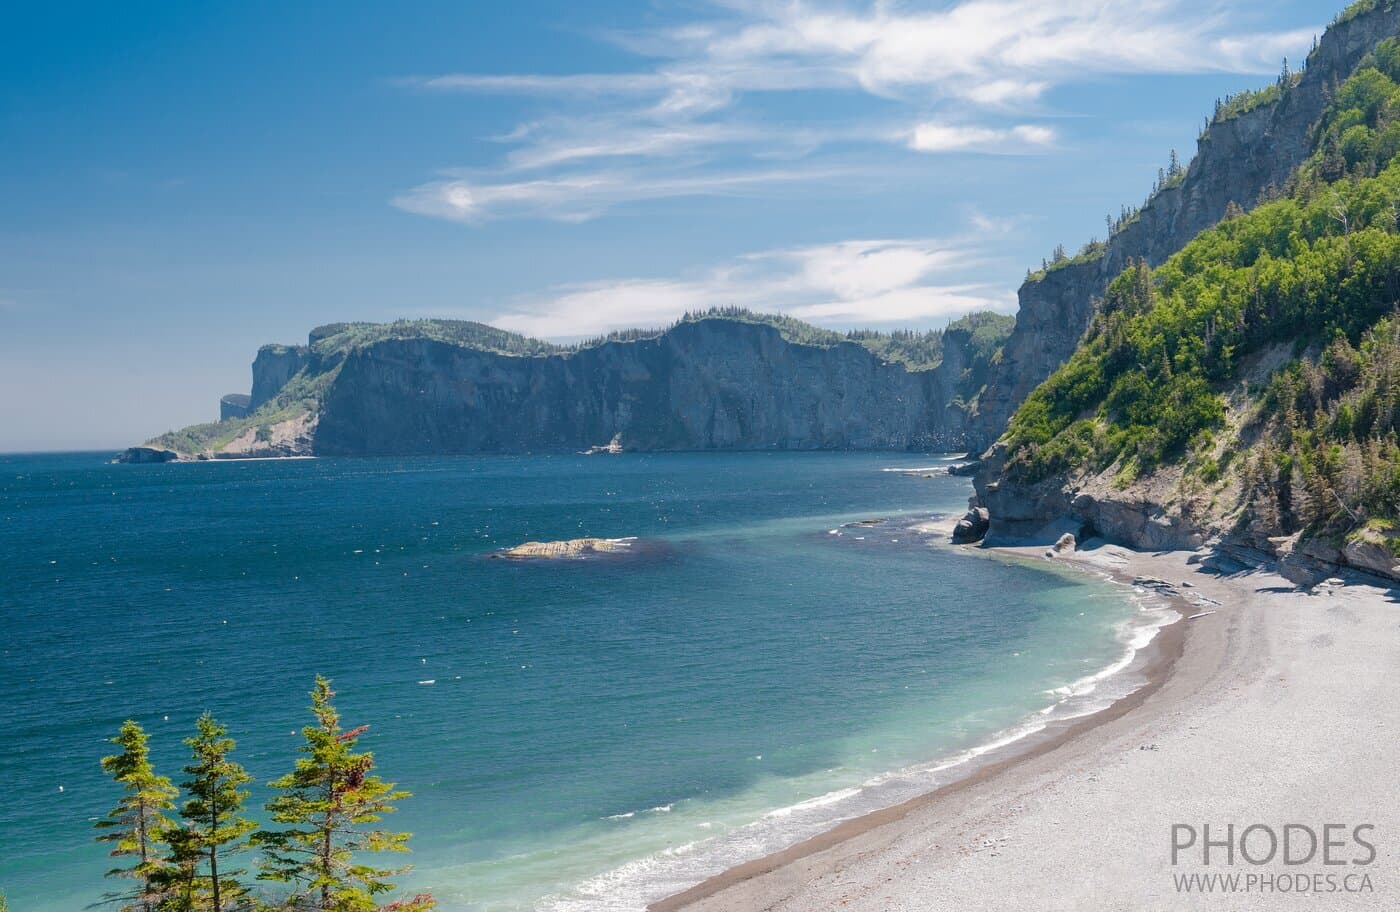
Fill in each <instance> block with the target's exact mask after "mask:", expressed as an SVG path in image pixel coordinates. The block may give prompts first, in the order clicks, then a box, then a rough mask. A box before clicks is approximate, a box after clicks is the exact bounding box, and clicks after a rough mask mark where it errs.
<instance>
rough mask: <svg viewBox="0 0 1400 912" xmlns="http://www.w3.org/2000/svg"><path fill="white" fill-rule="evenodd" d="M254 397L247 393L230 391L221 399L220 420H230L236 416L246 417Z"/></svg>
mask: <svg viewBox="0 0 1400 912" xmlns="http://www.w3.org/2000/svg"><path fill="white" fill-rule="evenodd" d="M252 401H253V397H252V396H249V395H248V394H247V393H229V394H228V395H227V396H224V397H223V398H222V399H220V400H219V420H220V421H229V420H231V419H234V418H246V417H248V412H249V411H251V409H250V408H249V406H250V405H251V404H252Z"/></svg>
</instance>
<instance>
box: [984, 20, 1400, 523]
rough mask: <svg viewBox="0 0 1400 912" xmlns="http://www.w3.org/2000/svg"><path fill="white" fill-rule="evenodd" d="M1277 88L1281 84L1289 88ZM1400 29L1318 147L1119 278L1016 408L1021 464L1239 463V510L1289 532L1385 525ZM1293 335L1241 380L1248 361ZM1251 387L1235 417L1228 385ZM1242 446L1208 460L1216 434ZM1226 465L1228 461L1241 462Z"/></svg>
mask: <svg viewBox="0 0 1400 912" xmlns="http://www.w3.org/2000/svg"><path fill="white" fill-rule="evenodd" d="M1288 90H1289V89H1288V88H1287V87H1285V88H1284V89H1283V91H1285V92H1286V91H1288ZM1397 155H1400V41H1397V40H1395V39H1391V40H1387V41H1385V42H1383V43H1381V44H1380V45H1378V46H1377V47H1376V48H1375V50H1374V51H1373V52H1372V54H1371V55H1370V56H1369V57H1368V58H1367V59H1366V60H1364V61H1363V62H1362V64H1361V66H1359V67H1358V69H1357V71H1356V72H1355V73H1354V74H1353V75H1352V76H1351V77H1350V78H1348V79H1347V80H1346V82H1345V83H1343V84H1342V85H1341V86H1340V87H1338V88H1337V89H1336V90H1335V91H1334V92H1333V93H1332V97H1331V99H1330V102H1329V104H1328V105H1327V108H1326V112H1325V114H1324V116H1323V119H1322V121H1321V123H1320V124H1318V126H1317V128H1316V133H1315V136H1314V153H1313V155H1312V157H1311V158H1310V159H1309V161H1307V162H1306V163H1305V164H1304V165H1303V166H1302V167H1300V168H1299V169H1298V171H1297V172H1296V173H1295V175H1294V176H1293V177H1292V178H1291V179H1290V181H1289V182H1288V184H1287V186H1285V187H1284V188H1283V189H1282V190H1281V191H1280V192H1279V193H1278V194H1275V196H1276V197H1277V198H1274V199H1271V200H1267V201H1265V202H1264V203H1263V204H1261V205H1259V206H1258V207H1257V208H1255V209H1254V210H1253V211H1251V212H1250V213H1248V214H1243V213H1238V212H1233V213H1232V215H1231V216H1227V218H1226V220H1225V221H1223V222H1222V223H1221V224H1219V225H1218V226H1216V227H1215V228H1212V229H1210V230H1208V231H1205V232H1203V233H1202V234H1201V235H1199V236H1198V237H1197V238H1196V239H1194V240H1193V241H1192V242H1191V243H1190V244H1188V245H1187V246H1186V247H1185V248H1183V249H1182V250H1181V251H1180V252H1178V253H1177V254H1176V255H1175V256H1173V257H1171V258H1170V259H1169V260H1168V261H1167V262H1166V263H1165V264H1163V265H1162V266H1161V267H1159V268H1158V269H1156V270H1155V271H1153V270H1149V269H1148V268H1147V266H1146V265H1145V264H1142V263H1138V264H1134V265H1132V266H1130V267H1129V268H1128V269H1126V270H1125V271H1124V272H1123V273H1122V274H1121V275H1120V276H1119V277H1118V278H1117V279H1116V280H1114V282H1113V283H1112V284H1111V285H1110V287H1109V289H1108V291H1107V293H1106V295H1105V296H1104V299H1103V301H1102V303H1101V305H1100V307H1099V310H1098V313H1097V315H1096V317H1095V319H1094V321H1093V323H1092V325H1091V326H1090V328H1089V329H1088V331H1087V333H1086V335H1085V338H1084V340H1083V341H1082V342H1081V344H1080V347H1079V349H1078V350H1077V351H1076V352H1075V354H1074V355H1073V356H1072V357H1071V358H1070V360H1069V361H1068V362H1067V363H1066V364H1065V365H1064V366H1063V367H1061V368H1060V369H1059V370H1058V371H1056V372H1055V373H1054V374H1053V375H1052V376H1051V377H1050V378H1049V379H1048V380H1047V381H1046V382H1045V383H1044V384H1043V385H1042V386H1041V387H1039V388H1038V389H1037V390H1036V391H1035V392H1034V393H1032V395H1031V396H1030V397H1029V398H1028V399H1027V401H1026V402H1025V403H1024V404H1023V405H1022V406H1021V408H1020V410H1019V411H1018V412H1017V413H1016V415H1015V416H1014V417H1013V418H1012V420H1011V423H1010V426H1009V428H1008V430H1007V434H1006V438H1005V439H1006V442H1007V444H1008V447H1009V451H1010V453H1009V455H1010V459H1009V463H1008V471H1009V474H1010V477H1011V478H1012V479H1013V480H1017V481H1022V482H1035V481H1039V480H1042V479H1045V478H1048V477H1051V476H1053V475H1059V474H1066V473H1077V472H1083V471H1090V472H1101V471H1105V470H1108V469H1110V468H1113V467H1115V466H1116V472H1117V475H1118V478H1119V479H1120V480H1121V481H1124V482H1126V481H1130V480H1132V479H1133V478H1135V477H1138V476H1140V475H1143V474H1146V473H1149V472H1151V471H1153V470H1154V469H1156V468H1158V467H1159V466H1162V465H1165V464H1173V463H1181V462H1183V461H1185V462H1188V463H1189V465H1190V467H1191V468H1192V469H1193V470H1194V471H1195V472H1197V474H1198V476H1199V477H1200V478H1201V479H1202V480H1203V481H1205V482H1207V483H1214V482H1215V481H1217V480H1218V479H1219V478H1220V477H1221V474H1222V473H1223V472H1226V471H1235V472H1237V473H1238V477H1239V478H1240V480H1241V482H1242V490H1243V492H1244V496H1245V498H1246V506H1247V510H1246V511H1245V513H1244V514H1243V519H1244V521H1247V522H1256V523H1258V525H1259V526H1260V527H1262V528H1264V529H1267V530H1270V531H1279V532H1284V533H1291V532H1294V531H1298V530H1303V529H1307V530H1310V531H1312V532H1314V533H1320V534H1333V535H1338V534H1347V533H1352V532H1355V531H1357V530H1359V529H1363V528H1368V527H1369V528H1371V529H1388V528H1390V524H1391V523H1393V522H1394V520H1395V518H1396V516H1397V512H1398V511H1397V506H1398V505H1400V444H1398V443H1397V431H1400V413H1397V409H1398V408H1400V319H1397V318H1396V317H1394V316H1393V314H1394V311H1395V309H1396V306H1397V301H1400V158H1397ZM1280 348H1283V349H1286V360H1287V363H1286V365H1285V366H1284V367H1283V368H1282V369H1280V370H1277V371H1274V372H1273V373H1272V374H1271V375H1269V376H1268V379H1267V380H1266V381H1265V382H1264V383H1262V384H1258V385H1256V387H1255V388H1253V389H1250V388H1248V384H1246V383H1244V382H1243V380H1244V376H1245V374H1246V371H1247V369H1248V368H1249V367H1250V366H1251V365H1252V364H1253V363H1254V362H1257V361H1258V360H1260V359H1261V358H1262V357H1263V356H1264V355H1265V353H1268V352H1270V351H1275V352H1277V350H1278V349H1280ZM1232 391H1233V392H1240V391H1243V392H1244V393H1245V394H1246V395H1247V396H1248V402H1249V404H1250V406H1251V407H1250V408H1248V409H1240V410H1239V411H1240V412H1241V413H1242V418H1241V420H1242V421H1243V424H1244V426H1243V427H1233V428H1232V427H1230V426H1229V424H1230V422H1229V414H1228V413H1227V399H1226V393H1229V392H1232ZM1222 432H1226V433H1238V434H1239V435H1240V437H1241V439H1242V440H1248V441H1249V442H1251V444H1252V446H1250V447H1248V448H1238V447H1231V448H1227V449H1226V451H1225V454H1224V455H1223V457H1221V458H1220V459H1217V458H1215V457H1214V456H1213V453H1214V436H1215V435H1217V434H1220V433H1222ZM1231 463H1234V465H1233V466H1232V465H1231Z"/></svg>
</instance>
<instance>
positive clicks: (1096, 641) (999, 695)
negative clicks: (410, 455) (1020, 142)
mask: <svg viewBox="0 0 1400 912" xmlns="http://www.w3.org/2000/svg"><path fill="white" fill-rule="evenodd" d="M104 459H105V454H77V455H40V456H0V694H3V701H2V702H0V732H3V736H2V737H3V744H4V747H3V749H0V783H3V784H4V787H3V789H0V890H3V891H5V892H6V893H7V894H8V896H9V899H10V903H11V908H12V909H13V910H14V912H73V910H76V909H80V908H81V907H82V906H83V905H85V904H87V903H89V902H92V901H94V900H96V899H98V898H99V897H100V896H101V894H102V892H103V891H104V889H105V885H104V882H103V878H102V876H101V875H102V872H103V871H104V870H105V869H106V867H107V859H106V858H105V857H104V853H103V850H102V849H101V848H99V847H97V846H96V845H94V844H93V842H92V835H93V834H92V829H91V827H92V820H93V818H95V817H96V816H98V815H100V814H102V813H104V812H105V811H106V810H107V809H108V807H109V806H110V805H111V804H112V803H113V801H114V800H115V798H116V793H115V791H114V790H113V787H112V786H111V785H110V784H109V783H108V782H106V781H104V779H103V777H102V774H101V771H100V769H99V768H98V759H99V758H100V757H101V756H103V754H104V753H106V752H107V747H108V746H107V745H105V744H104V740H103V739H104V738H107V737H110V736H111V735H112V734H114V733H115V730H116V728H117V727H118V725H120V723H121V721H122V720H123V719H126V718H133V719H136V720H138V721H140V722H141V723H142V724H143V725H144V726H145V727H146V728H147V730H148V731H149V732H150V734H151V737H152V742H153V750H154V755H155V759H156V761H157V763H158V764H159V765H160V766H161V767H162V768H163V771H164V772H166V773H168V774H170V775H171V776H172V777H174V778H176V779H177V780H178V779H179V766H180V765H181V764H182V763H183V761H184V756H183V747H182V746H181V744H180V739H181V738H183V737H185V736H187V734H188V733H189V732H190V730H191V726H192V723H193V721H194V719H195V717H196V716H197V715H198V714H199V713H200V712H201V711H203V710H205V709H209V710H212V711H213V712H214V713H216V714H217V715H218V716H219V717H220V718H221V719H222V720H224V721H225V722H226V723H227V724H228V726H229V728H230V729H231V732H232V734H234V735H235V736H236V737H237V738H238V740H239V751H238V753H239V756H240V759H241V760H242V762H243V763H244V764H245V765H246V766H247V767H248V768H249V770H250V771H251V772H252V773H253V774H254V776H256V777H257V779H258V780H259V781H260V782H266V781H267V780H269V779H272V778H274V777H276V776H278V775H281V774H282V773H283V772H285V771H287V770H288V769H289V768H290V765H291V763H292V761H293V759H294V757H295V753H294V752H295V748H296V746H297V744H298V736H297V735H295V734H293V732H294V731H295V730H297V729H299V728H300V727H301V726H302V725H303V724H305V723H306V722H307V720H308V719H309V714H308V713H307V712H306V711H305V706H306V704H307V702H308V700H307V696H306V691H307V690H308V689H309V688H310V685H311V683H312V678H313V676H314V675H315V674H316V673H318V672H319V673H322V674H326V675H328V676H331V677H332V678H334V680H335V685H336V690H337V691H338V692H339V697H338V702H339V704H340V706H341V709H342V713H343V716H344V720H345V722H346V723H348V724H350V725H355V724H362V723H368V724H370V725H371V728H370V731H369V734H368V735H367V736H366V737H365V738H364V739H363V740H362V742H361V744H362V746H364V747H367V748H369V749H372V750H373V751H374V752H375V753H376V755H377V758H378V761H379V763H380V765H381V768H382V771H383V773H384V774H385V775H386V777H387V778H389V779H391V780H393V781H396V782H398V783H399V784H400V786H402V787H404V788H407V789H409V790H410V791H412V792H413V793H414V797H413V798H411V799H409V800H407V801H405V802H404V803H403V805H402V809H401V811H400V812H399V813H398V814H396V815H394V816H393V817H392V818H390V822H391V823H393V824H395V825H396V826H397V827H398V828H400V829H405V830H411V831H413V832H414V833H415V836H414V839H413V847H414V852H413V854H412V856H411V857H410V859H409V860H411V861H412V862H413V863H414V864H415V865H416V869H415V871H414V872H413V873H412V874H411V875H409V876H408V877H406V878H404V879H403V881H402V883H403V885H404V887H405V889H410V890H411V889H432V890H433V891H434V892H435V893H436V894H437V896H438V898H439V900H440V901H441V903H442V905H443V908H444V909H445V910H448V912H458V910H492V912H497V910H500V912H505V910H525V909H535V908H540V909H580V910H582V909H618V910H624V909H632V910H635V909H640V908H641V907H642V906H643V905H644V904H645V903H646V902H647V901H648V900H651V899H655V898H657V897H659V896H661V895H665V894H667V893H669V892H672V891H674V890H675V889H679V888H681V887H684V886H686V885H688V884H690V883H693V882H695V881H697V880H699V879H701V878H702V877H704V876H706V875H708V874H710V873H714V872H716V871H718V870H722V869H723V868H724V867H726V866H728V865H729V864H732V863H734V862H736V861H740V860H743V859H745V858H747V857H751V856H753V855H756V854H759V853H762V852H766V851H771V850H774V849H776V848H779V847H781V846H783V845H785V844H787V843H789V842H791V841H792V840H794V839H797V838H800V837H803V836H806V835H810V834H812V833H815V832H818V831H820V830H822V829H824V828H826V827H828V826H830V825H831V824H832V823H833V822H835V821H836V820H839V819H842V818H844V817H849V816H852V815H854V814H857V813H861V812H863V811H865V810H869V809H871V808H873V807H876V806H879V805H883V804H889V803H893V802H894V801H897V800H900V799H902V798H904V797H909V796H910V795H912V794H915V793H917V792H919V791H922V790H925V789H927V788H928V787H930V786H931V785H933V784H935V783H936V782H938V781H942V780H943V779H946V778H947V777H948V776H950V775H953V773H954V771H953V770H952V769H949V768H947V764H948V763H949V762H951V761H954V760H958V759H962V758H965V757H967V756H969V755H970V753H972V752H975V750H976V748H977V747H978V745H981V744H985V743H987V742H988V741H989V739H993V738H994V737H998V736H1000V737H1006V736H1009V735H1015V734H1018V733H1020V732H1023V731H1026V730H1028V728H1030V727H1034V726H1035V725H1037V724H1043V723H1042V722H1041V721H1040V720H1044V719H1047V718H1053V717H1054V716H1056V715H1058V714H1063V713H1065V712H1076V711H1083V710H1084V709H1086V708H1092V707H1091V706H1090V704H1091V703H1092V702H1093V701H1095V700H1097V701H1100V702H1101V701H1102V700H1104V699H1106V698H1107V697H1108V696H1110V695H1111V694H1110V693H1109V691H1110V688H1109V686H1108V685H1107V684H1099V685H1098V686H1095V682H1094V681H1093V680H1092V678H1093V676H1094V675H1095V674H1096V673H1097V672H1099V671H1100V670H1102V669H1104V668H1106V667H1108V666H1110V665H1112V664H1113V663H1115V662H1118V661H1120V660H1121V659H1122V657H1123V655H1124V653H1125V644H1127V643H1128V642H1130V641H1131V640H1132V638H1133V636H1135V634H1134V632H1133V626H1132V625H1133V624H1134V623H1135V622H1137V621H1138V620H1140V618H1139V615H1141V614H1142V610H1141V609H1140V608H1138V607H1137V606H1136V605H1135V604H1134V603H1133V602H1132V601H1131V600H1130V599H1129V598H1128V597H1127V594H1126V593H1124V592H1123V591H1122V590H1120V589H1118V588H1115V587H1111V586H1109V585H1108V584H1105V583H1099V582H1096V581H1093V580H1091V579H1088V578H1081V577H1079V576H1075V575H1070V574H1068V573H1064V572H1055V571H1053V570H1051V569H1049V568H1048V567H1047V568H1046V569H1040V568H1037V567H1035V566H1029V565H1017V564H1008V563H1005V562H1001V561H997V560H994V559H991V558H988V557H986V556H983V555H976V554H967V553H963V552H960V551H958V550H955V549H952V548H950V547H948V546H946V545H944V544H942V543H941V541H940V540H939V538H938V537H937V536H932V535H928V534H925V533H921V532H920V531H918V530H917V528H916V527H917V525H918V524H919V523H920V522H922V521H926V520H928V519H929V518H930V517H932V516H937V515H944V516H946V515H951V514H958V513H961V511H962V509H963V508H964V507H965V505H966V498H967V496H968V494H969V485H968V484H967V482H966V481H965V480H963V479H958V478H951V477H937V478H922V477H910V476H907V475H905V474H902V473H901V472H899V471H891V470H892V469H900V468H911V467H928V466H938V465H944V464H946V462H947V460H946V459H945V458H944V457H940V456H910V455H865V454H817V453H812V454H772V455H768V454H742V455H702V454H696V455H664V456H662V455H657V456H631V455H629V456H616V457H557V458H550V457H521V458H461V459H411V460H400V459H361V460H314V461H283V462H276V461H272V462H241V463H220V464H195V465H165V466H113V465H106V464H105V463H104ZM876 518H879V519H884V520H886V521H885V522H883V523H879V524H875V525H868V526H844V527H843V524H845V523H851V522H854V521H858V520H865V519H876ZM582 536H601V537H609V538H621V537H632V536H635V537H636V538H637V542H636V543H635V544H634V545H633V547H632V550H631V552H630V553H628V554H626V555H624V556H620V557H615V558H606V559H594V560H585V561H577V562H569V563H529V564H522V563H514V562H510V561H504V560H496V559H491V558H490V557H489V555H490V554H491V552H493V551H495V550H497V549H500V548H503V547H508V546H511V545H514V544H518V543H520V542H523V541H527V540H552V539H566V538H577V537H582ZM429 682H431V683H429ZM1052 706H1054V707H1056V708H1055V709H1053V710H1051V709H1048V708H1049V707H1052ZM1042 710H1048V711H1047V712H1042ZM1028 720H1029V722H1028ZM265 798H266V790H265V789H263V788H261V787H260V788H258V789H256V790H255V794H254V802H253V803H254V805H255V806H256V805H260V803H261V801H262V800H265Z"/></svg>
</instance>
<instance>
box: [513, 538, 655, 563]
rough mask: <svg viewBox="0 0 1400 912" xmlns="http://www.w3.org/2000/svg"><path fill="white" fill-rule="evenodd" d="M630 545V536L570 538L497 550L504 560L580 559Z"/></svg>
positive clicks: (610, 552)
mask: <svg viewBox="0 0 1400 912" xmlns="http://www.w3.org/2000/svg"><path fill="white" fill-rule="evenodd" d="M631 547H632V539H630V538H571V539H568V540H567V541H552V542H534V541H532V542H524V543H522V544H519V545H516V546H515V547H514V548H507V549H505V550H504V551H500V552H497V554H496V556H497V557H501V558H505V559H506V560H580V559H582V558H585V557H588V556H590V555H594V554H622V553H626V552H627V551H628V550H630V549H631Z"/></svg>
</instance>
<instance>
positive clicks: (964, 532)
mask: <svg viewBox="0 0 1400 912" xmlns="http://www.w3.org/2000/svg"><path fill="white" fill-rule="evenodd" d="M990 525H991V516H990V514H989V513H988V512H987V508H986V507H972V508H970V509H969V510H968V511H967V512H966V513H964V514H963V518H962V519H960V520H958V524H957V525H956V526H954V527H953V543H954V544H957V545H966V544H971V543H972V542H979V541H981V540H982V539H983V537H984V536H986V534H987V528H988V527H989V526H990Z"/></svg>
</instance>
